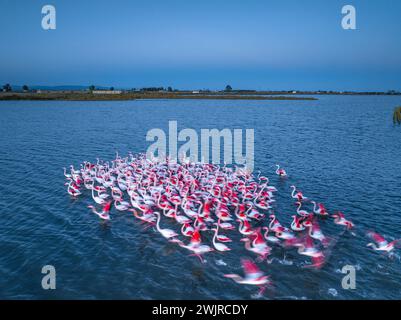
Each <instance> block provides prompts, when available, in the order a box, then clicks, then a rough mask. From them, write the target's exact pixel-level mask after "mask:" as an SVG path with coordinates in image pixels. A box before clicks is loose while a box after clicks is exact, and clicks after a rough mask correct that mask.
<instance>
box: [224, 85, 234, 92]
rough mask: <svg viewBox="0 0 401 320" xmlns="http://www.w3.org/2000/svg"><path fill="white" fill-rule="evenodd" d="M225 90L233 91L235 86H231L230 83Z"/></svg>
mask: <svg viewBox="0 0 401 320" xmlns="http://www.w3.org/2000/svg"><path fill="white" fill-rule="evenodd" d="M225 91H227V92H231V91H233V88H231V86H230V85H229V84H228V85H226V90H225Z"/></svg>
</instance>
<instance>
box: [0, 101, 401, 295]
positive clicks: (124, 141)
mask: <svg viewBox="0 0 401 320" xmlns="http://www.w3.org/2000/svg"><path fill="white" fill-rule="evenodd" d="M399 104H400V101H399V97H391V96H320V97H319V100H318V101H239V100H237V101H212V100H204V101H202V100H177V101H174V100H148V101H115V102H97V101H96V102H94V101H92V102H70V101H68V102H63V101H47V102H44V101H0V150H1V153H0V170H1V174H0V215H1V223H0V244H1V245H0V298H3V299H32V298H35V299H93V298H99V299H113V298H120V299H152V298H158V299H188V298H192V299H216V298H220V299H249V298H250V297H251V296H252V294H254V293H255V288H254V287H249V286H241V285H238V284H236V283H234V282H233V281H232V280H230V279H226V278H224V277H223V274H224V273H241V267H240V263H239V259H240V257H248V256H249V257H252V258H253V256H252V255H251V253H249V252H247V251H246V250H244V248H243V243H241V242H238V241H237V242H236V243H234V244H232V245H231V246H232V248H233V250H232V251H230V252H228V253H224V254H220V253H210V254H208V255H206V256H205V258H206V260H207V262H206V263H205V264H201V263H200V262H199V260H198V259H197V258H195V257H189V256H188V251H186V250H184V249H181V248H179V247H178V246H175V245H173V244H169V243H167V242H166V241H165V240H164V238H162V237H161V236H160V235H159V234H158V233H155V232H154V231H153V230H152V229H151V228H149V229H147V230H143V227H142V226H141V225H140V224H139V223H138V222H137V220H135V219H134V218H133V217H132V216H130V215H129V214H128V213H127V214H124V213H116V212H114V211H112V221H111V222H110V223H108V224H104V223H101V222H99V220H98V218H97V217H96V216H95V215H94V214H92V213H91V212H90V211H89V210H88V209H87V208H86V206H87V205H88V204H89V203H91V202H92V200H91V199H90V197H89V196H88V195H87V194H85V195H84V196H83V197H80V198H79V199H77V200H72V199H71V198H70V197H69V196H68V194H67V193H66V187H65V186H64V176H63V172H62V167H65V166H69V165H70V164H74V165H75V166H78V165H79V163H81V162H82V161H84V160H89V161H95V160H96V157H100V158H102V159H105V160H109V159H112V157H114V156H115V151H116V150H118V151H119V152H120V154H126V153H127V152H128V151H132V152H143V151H145V150H146V148H147V146H149V142H146V141H145V135H146V132H147V131H148V130H150V129H152V128H162V129H165V130H167V126H168V120H176V121H178V127H179V129H183V128H194V129H196V130H197V131H198V132H200V129H201V128H217V129H223V128H229V129H235V128H242V129H246V128H254V129H255V169H256V170H261V171H262V172H263V174H265V175H267V176H269V177H270V178H271V183H272V184H273V185H275V186H276V187H277V189H278V193H277V209H276V211H277V212H278V217H279V219H280V221H281V222H282V223H287V224H289V222H290V221H291V215H292V214H294V212H295V207H294V205H293V200H292V199H291V198H290V196H289V194H290V188H289V186H290V185H291V184H295V185H296V186H297V187H298V188H300V189H301V190H302V191H303V192H304V194H305V195H306V196H308V197H309V198H313V199H315V200H317V201H319V202H323V203H324V204H325V205H326V207H327V208H328V210H329V211H331V212H334V211H335V210H342V211H343V212H344V213H345V214H346V216H347V217H348V218H349V219H351V220H352V221H353V222H354V223H355V225H356V228H355V230H354V232H355V235H352V234H351V233H349V232H346V233H344V234H343V231H342V228H341V227H339V226H336V225H333V224H332V223H329V222H327V223H325V222H322V223H321V227H322V229H323V231H324V232H325V233H326V234H327V235H329V236H331V237H333V238H336V239H337V240H338V241H337V244H336V246H335V247H334V248H333V250H332V254H331V255H330V257H329V259H328V262H327V264H326V265H325V266H324V267H323V269H321V270H310V269H304V268H301V265H302V263H304V262H305V261H306V260H307V259H305V257H303V256H299V255H298V254H296V253H295V252H294V251H290V252H288V253H287V254H286V257H285V259H286V261H290V263H289V264H288V263H284V262H283V256H284V252H283V251H281V250H280V249H274V250H273V254H272V257H273V258H274V259H273V262H272V263H271V264H270V265H268V264H266V262H263V263H261V264H260V265H259V266H260V268H261V269H262V270H263V271H264V272H266V273H267V274H269V275H270V276H271V278H272V281H273V282H274V289H271V290H269V291H267V292H266V293H265V298H270V299H378V298H382V299H399V298H400V297H401V262H400V256H399V254H400V252H397V253H396V255H395V256H394V257H393V258H392V259H389V258H388V257H385V256H383V255H380V254H378V253H377V252H374V251H371V250H369V248H367V247H366V244H367V243H368V242H369V240H368V239H367V238H366V237H365V236H364V232H365V230H367V229H374V230H376V231H377V232H379V233H382V234H383V235H384V236H385V237H386V238H388V239H389V240H391V239H394V238H399V237H401V228H400V226H401V170H400V163H401V127H396V126H393V124H392V112H393V108H394V107H395V106H396V105H399ZM276 163H280V164H282V165H283V166H284V167H285V168H286V170H287V172H288V173H289V174H290V177H289V179H288V180H287V181H284V182H283V181H279V179H278V178H277V177H276V175H275V174H274V167H273V165H274V164H276ZM164 224H165V225H167V224H168V222H167V221H166V220H164ZM220 259H222V260H223V261H224V262H225V263H227V266H220V265H217V264H216V261H217V260H220ZM48 264H50V265H53V266H55V268H56V272H57V289H56V290H48V291H46V290H43V289H42V288H41V279H42V276H43V275H42V274H41V268H42V266H44V265H48ZM347 264H349V265H354V266H356V268H357V271H356V285H357V287H356V289H355V290H344V289H342V287H341V280H342V277H343V276H344V275H343V274H342V273H341V268H342V267H343V266H344V265H347Z"/></svg>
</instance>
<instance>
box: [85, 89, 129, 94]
mask: <svg viewBox="0 0 401 320" xmlns="http://www.w3.org/2000/svg"><path fill="white" fill-rule="evenodd" d="M121 92H122V91H121V90H93V91H92V93H93V94H121Z"/></svg>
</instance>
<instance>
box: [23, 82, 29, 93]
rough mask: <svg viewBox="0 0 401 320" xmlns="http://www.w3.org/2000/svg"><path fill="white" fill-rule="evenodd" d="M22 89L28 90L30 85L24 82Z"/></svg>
mask: <svg viewBox="0 0 401 320" xmlns="http://www.w3.org/2000/svg"><path fill="white" fill-rule="evenodd" d="M22 90H23V91H24V92H27V91H29V87H28V86H27V85H26V84H24V85H23V86H22Z"/></svg>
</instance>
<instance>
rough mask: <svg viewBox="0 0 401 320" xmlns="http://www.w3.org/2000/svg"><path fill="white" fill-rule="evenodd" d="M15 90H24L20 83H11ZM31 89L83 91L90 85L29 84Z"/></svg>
mask: <svg viewBox="0 0 401 320" xmlns="http://www.w3.org/2000/svg"><path fill="white" fill-rule="evenodd" d="M11 87H12V88H13V90H14V91H22V86H20V85H11ZM28 87H29V89H30V90H47V91H62V90H74V91H83V90H88V88H89V86H74V85H63V86H40V85H38V86H35V85H31V86H30V85H28ZM109 88H110V87H103V86H96V89H101V90H106V89H109Z"/></svg>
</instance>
